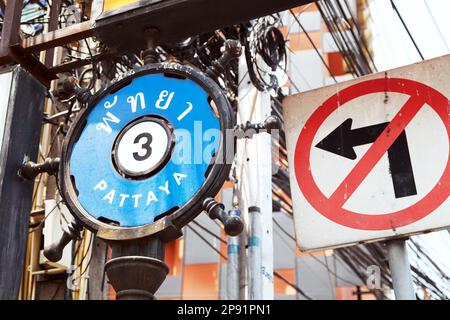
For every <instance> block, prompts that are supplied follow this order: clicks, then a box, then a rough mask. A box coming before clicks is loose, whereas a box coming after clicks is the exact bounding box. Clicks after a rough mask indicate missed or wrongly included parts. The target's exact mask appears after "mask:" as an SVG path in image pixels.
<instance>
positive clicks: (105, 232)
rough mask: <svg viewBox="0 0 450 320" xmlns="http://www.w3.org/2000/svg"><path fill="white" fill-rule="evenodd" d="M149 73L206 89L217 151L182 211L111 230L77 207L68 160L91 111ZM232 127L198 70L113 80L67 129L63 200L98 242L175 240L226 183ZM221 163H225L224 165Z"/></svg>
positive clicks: (155, 69)
mask: <svg viewBox="0 0 450 320" xmlns="http://www.w3.org/2000/svg"><path fill="white" fill-rule="evenodd" d="M151 73H168V74H171V75H174V76H178V77H185V78H188V79H190V80H193V81H195V82H196V83H198V84H199V85H200V86H201V87H202V88H203V89H205V91H206V92H207V93H208V94H209V97H210V98H211V99H212V101H213V102H214V105H215V108H216V110H214V111H216V112H217V113H218V116H219V122H220V129H221V137H220V143H219V149H218V152H217V153H216V157H215V158H213V162H212V163H211V165H210V167H209V170H208V173H207V177H206V180H205V182H204V183H203V185H202V187H201V188H200V190H199V191H198V192H197V193H196V194H195V195H194V196H193V197H192V198H191V199H190V200H189V201H187V202H186V203H185V204H184V205H183V206H182V207H180V208H177V209H176V210H175V211H173V212H171V213H169V214H168V215H166V216H164V217H162V218H160V219H158V220H156V221H154V222H152V223H150V224H147V225H143V226H138V227H120V226H113V225H110V224H107V223H104V222H101V221H99V220H97V219H95V218H94V217H92V216H91V215H90V214H89V213H88V212H87V211H86V210H85V209H84V208H83V207H82V206H81V205H80V203H79V201H78V198H77V195H76V191H75V186H74V184H73V181H72V179H71V177H70V170H69V159H70V155H71V151H72V146H73V143H74V142H75V141H76V140H77V139H78V137H79V135H80V134H81V132H82V130H83V127H84V125H85V120H86V119H87V117H88V116H89V114H90V112H91V110H92V109H93V108H94V107H95V105H96V104H97V103H98V102H99V101H100V100H101V99H102V98H103V97H104V96H105V95H106V94H108V93H109V92H111V91H115V90H118V89H119V88H121V87H123V86H126V85H127V84H128V83H129V81H130V79H133V78H136V77H140V76H143V75H145V74H151ZM233 126H234V119H233V116H232V110H231V106H230V103H229V101H228V99H227V98H226V97H225V95H224V93H223V91H222V90H221V88H220V87H219V85H218V84H217V83H215V82H214V81H213V80H212V79H210V78H209V77H207V76H206V75H205V74H204V73H203V72H201V71H200V70H198V69H196V68H193V67H191V66H188V65H182V64H179V63H177V62H164V63H156V64H150V65H147V66H144V67H142V68H139V69H137V70H133V71H131V72H129V73H128V74H126V75H124V76H123V77H121V78H118V79H115V80H113V81H112V82H111V84H110V85H109V86H107V87H106V88H105V89H103V90H101V91H100V92H98V93H97V94H95V95H94V96H93V97H92V99H91V100H90V101H89V102H88V106H87V107H86V108H85V109H84V110H83V111H81V112H80V114H79V115H78V116H77V118H76V120H75V122H74V124H73V125H72V126H71V127H70V129H69V131H68V133H67V136H66V139H65V141H64V144H63V149H62V154H61V164H60V166H61V167H60V170H59V179H58V180H59V182H58V183H59V186H60V190H61V192H62V197H63V199H64V200H65V202H66V204H67V206H68V208H69V210H70V211H71V212H72V214H73V215H74V216H75V218H76V219H77V220H79V221H80V222H81V223H82V224H83V225H84V226H86V227H87V228H88V229H89V230H91V231H93V232H95V233H96V234H97V236H98V237H100V238H103V239H106V240H131V239H138V238H143V237H147V236H154V235H158V236H159V237H160V238H161V239H163V240H165V241H169V240H173V239H176V238H178V237H179V236H181V234H182V233H181V228H182V227H183V226H185V225H186V224H188V223H189V222H190V221H191V220H193V219H194V218H195V217H196V216H197V215H198V214H200V213H201V211H202V202H203V200H204V199H205V198H207V197H213V196H214V195H216V194H217V192H218V191H219V190H220V188H221V186H222V185H223V183H224V182H225V179H226V178H227V175H228V173H229V170H230V167H231V163H227V161H226V159H227V153H226V151H227V148H226V145H225V141H226V139H225V137H226V134H225V130H226V129H232V128H233ZM230 147H232V146H230ZM228 151H230V150H228ZM232 152H234V151H232ZM220 155H221V156H220ZM218 159H219V161H218ZM224 159H225V161H223V160H224Z"/></svg>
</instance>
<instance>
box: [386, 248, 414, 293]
mask: <svg viewBox="0 0 450 320" xmlns="http://www.w3.org/2000/svg"><path fill="white" fill-rule="evenodd" d="M386 246H387V250H388V258H389V269H390V270H391V277H392V286H393V287H394V293H395V299H397V300H416V294H415V292H414V283H413V279H412V275H411V266H410V265H409V259H408V251H407V249H406V240H405V239H395V240H390V241H387V242H386Z"/></svg>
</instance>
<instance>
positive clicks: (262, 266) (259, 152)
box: [236, 55, 274, 300]
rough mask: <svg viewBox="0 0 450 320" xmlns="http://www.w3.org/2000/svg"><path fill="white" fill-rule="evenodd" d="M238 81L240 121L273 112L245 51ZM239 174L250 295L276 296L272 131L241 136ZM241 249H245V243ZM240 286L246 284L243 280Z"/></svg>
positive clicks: (257, 119)
mask: <svg viewBox="0 0 450 320" xmlns="http://www.w3.org/2000/svg"><path fill="white" fill-rule="evenodd" d="M239 83H240V85H239V105H238V113H237V123H238V124H245V123H247V122H251V123H259V122H262V121H264V120H265V119H266V118H267V117H268V116H270V114H271V105H270V96H269V95H268V94H267V93H264V92H259V91H258V90H257V89H256V88H255V87H254V86H253V85H252V84H251V81H250V78H249V76H248V73H247V65H246V62H245V57H244V56H243V55H242V56H241V58H240V60H239ZM236 176H237V180H238V182H237V183H238V191H239V196H240V200H239V208H240V210H241V214H242V216H243V219H244V221H246V225H247V230H246V231H247V235H248V236H247V239H246V240H247V242H246V245H247V246H248V265H247V269H248V277H247V278H248V279H247V280H248V296H247V297H248V299H251V300H258V299H273V295H274V294H273V235H272V181H271V177H272V148H271V136H270V135H269V134H267V133H262V134H255V135H254V136H253V137H252V138H251V139H238V141H237V168H236ZM241 250H242V251H241V252H245V247H243V246H242V249H241ZM241 272H243V269H242V268H241ZM241 288H245V284H244V283H243V281H242V280H241ZM241 297H242V295H241Z"/></svg>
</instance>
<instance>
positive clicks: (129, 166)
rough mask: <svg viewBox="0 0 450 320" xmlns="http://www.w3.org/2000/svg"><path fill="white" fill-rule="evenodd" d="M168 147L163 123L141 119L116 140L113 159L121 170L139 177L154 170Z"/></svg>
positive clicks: (166, 132) (167, 138)
mask: <svg viewBox="0 0 450 320" xmlns="http://www.w3.org/2000/svg"><path fill="white" fill-rule="evenodd" d="M168 148H169V136H168V131H167V130H166V129H165V128H164V127H163V125H161V124H160V123H158V122H155V121H151V120H147V121H142V122H139V123H137V124H135V125H134V126H132V127H130V128H129V129H128V130H127V131H126V132H125V133H124V134H123V135H122V137H121V138H120V140H119V141H117V149H116V150H117V151H116V155H115V159H116V162H117V165H118V166H119V168H120V169H121V171H123V172H124V173H126V174H128V175H131V176H133V177H139V176H141V175H147V174H149V173H151V172H152V171H153V170H155V169H156V168H157V167H158V166H159V165H160V163H161V162H162V161H163V160H164V156H165V155H166V153H167V149H168Z"/></svg>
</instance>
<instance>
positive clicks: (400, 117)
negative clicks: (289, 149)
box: [329, 96, 425, 208]
mask: <svg viewBox="0 0 450 320" xmlns="http://www.w3.org/2000/svg"><path fill="white" fill-rule="evenodd" d="M424 104H425V101H424V100H423V98H422V97H417V96H411V97H410V98H409V99H408V101H407V102H406V103H405V104H404V105H403V107H402V108H401V109H400V111H399V112H398V113H397V114H396V115H395V117H394V118H393V119H392V121H391V122H390V123H389V125H388V126H387V127H386V128H385V129H384V131H383V132H382V133H381V134H380V136H379V137H378V138H377V140H375V142H374V143H373V144H372V145H371V146H370V148H369V150H367V152H366V153H365V154H364V156H363V157H362V158H361V160H360V161H359V162H358V163H357V164H356V166H355V167H354V168H353V169H352V171H350V173H349V174H348V175H347V177H346V178H345V179H344V180H343V181H342V182H341V184H340V185H339V186H338V187H337V189H336V190H335V191H334V192H333V194H332V195H331V197H330V198H329V200H330V202H331V204H333V205H334V206H336V208H342V206H343V205H344V204H345V203H346V202H347V200H348V199H349V198H350V197H351V196H352V194H353V193H354V192H355V191H356V189H357V188H358V187H359V186H360V185H361V183H362V182H363V181H364V179H365V178H366V177H367V176H368V175H369V173H370V171H372V169H373V168H374V167H375V165H376V164H377V163H378V161H380V159H381V157H382V156H383V155H384V154H385V153H386V152H387V150H388V149H389V148H390V147H391V145H392V144H393V143H394V142H395V140H397V138H398V136H399V135H400V134H401V133H402V132H403V130H405V128H406V126H407V125H408V124H409V123H410V122H411V120H412V119H413V118H414V116H415V115H416V114H417V112H419V110H420V109H421V108H422V106H423V105H424Z"/></svg>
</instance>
